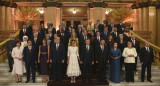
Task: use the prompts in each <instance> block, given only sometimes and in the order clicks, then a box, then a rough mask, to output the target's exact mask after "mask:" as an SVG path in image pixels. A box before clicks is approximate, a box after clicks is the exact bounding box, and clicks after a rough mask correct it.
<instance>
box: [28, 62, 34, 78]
mask: <svg viewBox="0 0 160 86" xmlns="http://www.w3.org/2000/svg"><path fill="white" fill-rule="evenodd" d="M26 68H27V81H30V68H31V71H32V80H33V81H35V64H34V62H33V63H26Z"/></svg>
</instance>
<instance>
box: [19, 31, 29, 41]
mask: <svg viewBox="0 0 160 86" xmlns="http://www.w3.org/2000/svg"><path fill="white" fill-rule="evenodd" d="M25 35H26V36H29V31H28V30H27V29H26V32H25V34H24V32H23V29H21V30H20V32H19V40H20V41H23V36H25Z"/></svg>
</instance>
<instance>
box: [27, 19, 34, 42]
mask: <svg viewBox="0 0 160 86" xmlns="http://www.w3.org/2000/svg"><path fill="white" fill-rule="evenodd" d="M26 29H27V30H28V39H30V38H31V36H32V34H33V29H32V26H31V25H30V21H29V20H28V21H26Z"/></svg>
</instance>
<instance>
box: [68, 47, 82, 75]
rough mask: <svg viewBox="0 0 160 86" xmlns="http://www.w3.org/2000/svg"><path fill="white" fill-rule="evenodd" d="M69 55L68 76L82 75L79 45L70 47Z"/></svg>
mask: <svg viewBox="0 0 160 86" xmlns="http://www.w3.org/2000/svg"><path fill="white" fill-rule="evenodd" d="M68 56H69V64H68V67H67V76H68V77H73V76H75V77H76V76H79V75H81V71H80V67H79V63H78V56H79V54H78V47H76V46H75V47H72V46H69V47H68Z"/></svg>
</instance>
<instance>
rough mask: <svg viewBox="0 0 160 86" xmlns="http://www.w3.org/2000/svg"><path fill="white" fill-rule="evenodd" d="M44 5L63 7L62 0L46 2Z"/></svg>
mask: <svg viewBox="0 0 160 86" xmlns="http://www.w3.org/2000/svg"><path fill="white" fill-rule="evenodd" d="M42 6H43V7H58V8H60V7H62V3H61V2H45V3H43V4H42Z"/></svg>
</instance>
